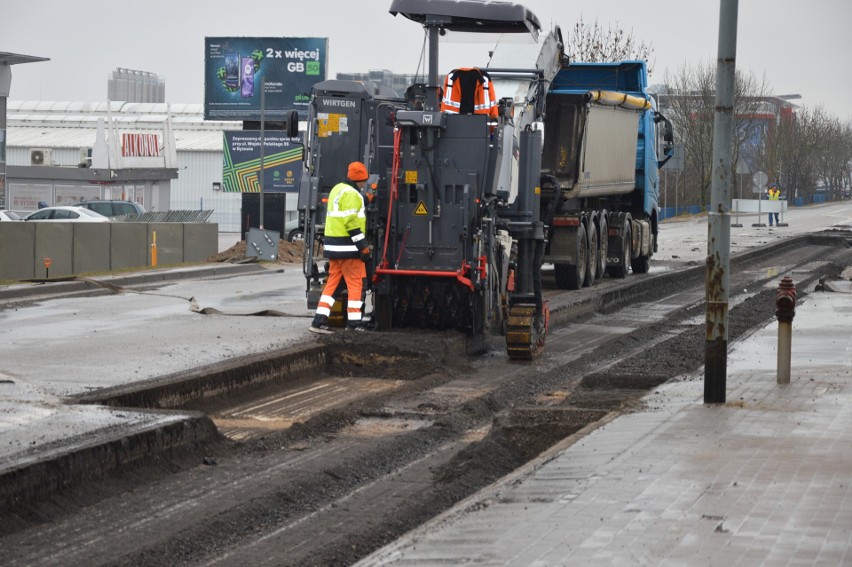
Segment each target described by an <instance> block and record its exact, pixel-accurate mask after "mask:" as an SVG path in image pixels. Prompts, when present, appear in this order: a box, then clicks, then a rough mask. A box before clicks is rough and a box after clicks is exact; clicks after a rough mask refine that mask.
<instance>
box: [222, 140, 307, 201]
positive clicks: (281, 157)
mask: <svg viewBox="0 0 852 567" xmlns="http://www.w3.org/2000/svg"><path fill="white" fill-rule="evenodd" d="M224 135H225V151H224V156H225V158H224V163H223V167H222V190H223V191H225V192H231V193H259V192H260V176H259V173H260V131H257V130H231V131H228V130H226V131H225V132H224ZM302 151H303V146H302V142H301V140H298V139H293V138H289V137H287V136H286V135H285V133H284V132H281V131H275V130H273V131H264V134H263V171H264V174H265V175H264V177H263V192H264V193H285V192H291V191H298V190H299V183H300V182H301V180H302Z"/></svg>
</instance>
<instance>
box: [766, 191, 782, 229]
mask: <svg viewBox="0 0 852 567" xmlns="http://www.w3.org/2000/svg"><path fill="white" fill-rule="evenodd" d="M766 195H767V197H768V198H769V200H770V201H777V200H778V199H780V198H781V191H780V190H779V189H778V186H777V185H776V184H775V183H772V184H770V185H769V189H767V191H766ZM772 215H775V224H778V213H769V226H772Z"/></svg>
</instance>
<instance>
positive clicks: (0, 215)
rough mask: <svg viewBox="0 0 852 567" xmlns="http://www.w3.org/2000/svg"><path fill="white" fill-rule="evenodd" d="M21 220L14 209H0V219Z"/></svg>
mask: <svg viewBox="0 0 852 567" xmlns="http://www.w3.org/2000/svg"><path fill="white" fill-rule="evenodd" d="M13 220H21V217H20V216H19V215H18V213H16V212H15V211H6V210H0V221H13Z"/></svg>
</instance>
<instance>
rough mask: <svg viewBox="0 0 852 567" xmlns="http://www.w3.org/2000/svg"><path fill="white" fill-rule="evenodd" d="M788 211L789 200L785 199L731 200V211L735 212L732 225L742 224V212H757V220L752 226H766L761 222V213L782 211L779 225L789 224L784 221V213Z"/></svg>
mask: <svg viewBox="0 0 852 567" xmlns="http://www.w3.org/2000/svg"><path fill="white" fill-rule="evenodd" d="M786 212H787V201H786V200H785V199H782V200H779V201H761V200H760V199H734V200H733V201H732V202H731V213H733V214H734V222H733V223H731V226H742V224H740V214H744V215H745V214H757V222H755V223H753V224H752V225H751V226H766V223H764V222H761V215H764V214H769V213H780V214H781V219H780V221H779V222H778V223H777V226H789V225H788V224H787V223H786V222H784V213H786Z"/></svg>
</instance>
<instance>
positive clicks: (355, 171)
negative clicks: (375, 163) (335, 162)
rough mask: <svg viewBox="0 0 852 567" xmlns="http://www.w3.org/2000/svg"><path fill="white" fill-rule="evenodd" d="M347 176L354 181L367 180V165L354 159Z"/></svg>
mask: <svg viewBox="0 0 852 567" xmlns="http://www.w3.org/2000/svg"><path fill="white" fill-rule="evenodd" d="M346 177H348V178H349V179H351V180H352V181H366V180H367V178H368V177H369V175H367V166H366V165H364V164H363V163H361V162H360V161H353V162H352V163H350V164H349V172H348V173H347V174H346Z"/></svg>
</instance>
